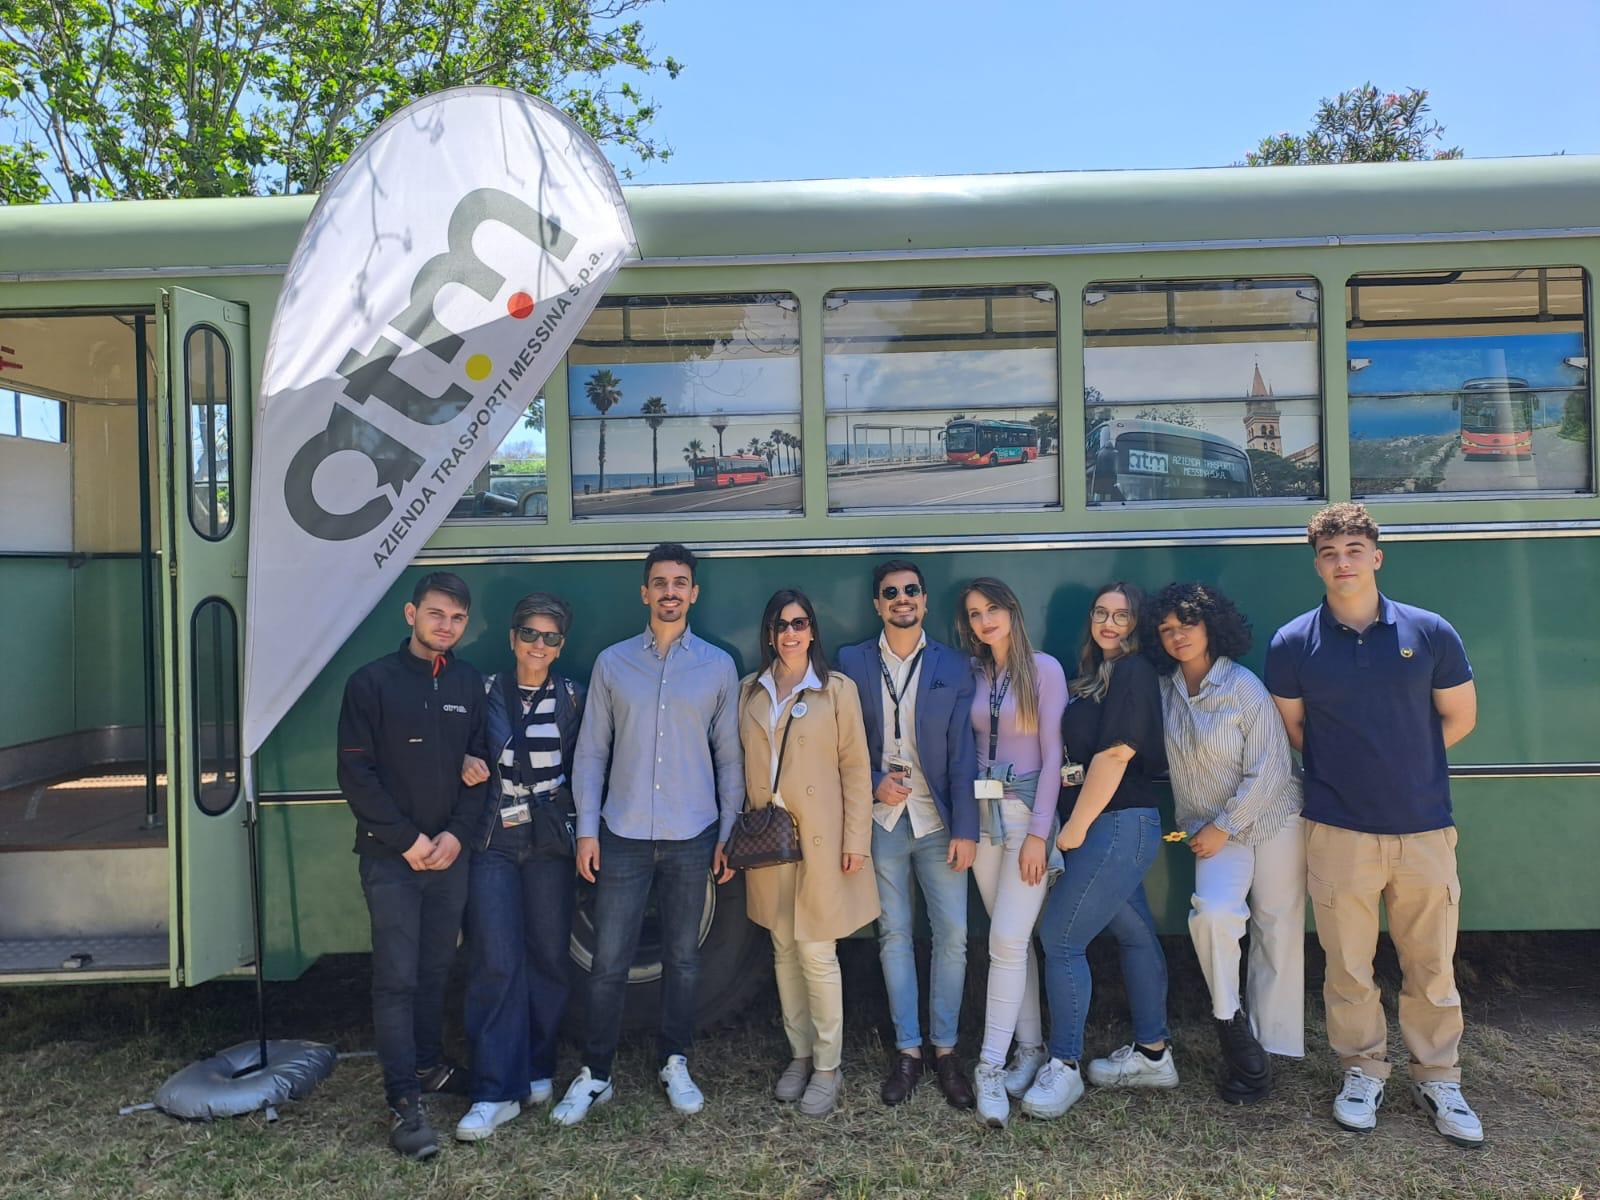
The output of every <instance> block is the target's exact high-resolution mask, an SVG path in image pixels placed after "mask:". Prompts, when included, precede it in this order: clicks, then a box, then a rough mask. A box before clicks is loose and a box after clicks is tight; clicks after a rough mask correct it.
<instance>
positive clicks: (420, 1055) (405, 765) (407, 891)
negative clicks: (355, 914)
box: [339, 571, 488, 1159]
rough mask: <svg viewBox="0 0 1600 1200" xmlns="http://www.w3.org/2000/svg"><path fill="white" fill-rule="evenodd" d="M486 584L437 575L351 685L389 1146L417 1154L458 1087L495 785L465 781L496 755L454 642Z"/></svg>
mask: <svg viewBox="0 0 1600 1200" xmlns="http://www.w3.org/2000/svg"><path fill="white" fill-rule="evenodd" d="M471 607H472V595H471V593H470V592H469V591H468V590H467V585H466V583H465V582H464V581H463V580H462V579H461V578H460V577H459V576H456V575H452V574H449V573H448V572H443V571H440V572H435V573H433V574H431V575H426V576H424V577H423V578H422V580H421V581H420V582H419V583H418V584H417V586H416V590H415V591H414V592H413V593H412V596H411V603H410V604H407V605H406V610H405V611H406V623H407V624H408V625H410V626H411V636H410V637H409V638H407V639H406V641H405V642H404V643H402V644H401V646H400V649H399V651H398V652H397V653H394V654H389V655H385V656H384V657H383V658H380V659H377V660H376V661H374V662H370V663H368V664H367V665H366V666H364V667H362V668H361V669H360V670H359V671H357V672H356V673H355V674H354V675H352V676H350V680H349V682H348V683H346V684H345V689H344V705H343V707H342V708H341V709H340V712H339V788H340V790H341V791H342V792H343V793H344V797H345V799H346V800H347V801H348V802H349V804H350V808H351V810H352V811H353V812H354V813H355V816H356V845H355V852H356V853H357V854H358V855H360V861H361V890H362V892H363V893H364V894H365V895H366V898H367V911H368V913H369V914H370V915H371V918H372V1023H373V1028H374V1031H375V1037H376V1041H377V1048H378V1059H379V1061H380V1062H381V1063H382V1064H383V1087H384V1092H385V1094H386V1096H387V1098H388V1101H389V1107H390V1108H391V1109H392V1110H393V1112H394V1117H395V1120H394V1126H393V1128H392V1129H391V1130H390V1133H389V1144H390V1145H391V1146H393V1147H394V1148H395V1149H396V1150H397V1151H399V1152H400V1153H401V1154H403V1155H405V1156H406V1157H408V1158H416V1159H423V1158H427V1157H429V1156H431V1155H432V1154H434V1153H436V1152H437V1151H438V1149H439V1143H438V1139H437V1138H436V1137H435V1136H434V1132H433V1130H432V1129H431V1128H430V1127H429V1125H428V1121H427V1117H426V1116H425V1115H424V1114H423V1111H422V1105H421V1096H422V1093H423V1092H437V1091H446V1090H458V1089H457V1088H453V1087H452V1084H455V1083H456V1082H457V1080H456V1078H455V1077H456V1076H457V1075H458V1074H459V1072H458V1070H457V1069H456V1068H454V1067H452V1066H450V1065H449V1064H448V1063H446V1062H445V1061H444V1058H443V1047H442V1027H443V1024H444V989H445V981H446V979H447V977H448V976H449V973H450V962H451V959H452V958H453V957H454V956H455V950H456V941H457V938H458V937H459V935H460V931H461V914H462V910H463V909H464V908H465V906H466V901H467V868H468V858H469V856H468V855H465V854H462V852H461V848H462V846H463V845H464V844H465V843H466V842H467V841H468V840H469V839H470V838H471V836H472V832H473V830H474V829H476V828H477V827H478V826H479V824H481V818H482V813H483V805H484V803H485V790H484V787H483V785H481V784H480V785H478V786H476V787H468V786H466V785H465V784H464V783H463V782H462V780H461V764H462V759H463V757H464V756H465V755H467V754H471V755H474V756H475V757H478V758H485V757H487V755H488V744H487V743H488V739H487V733H486V728H485V704H484V694H483V678H482V676H480V675H479V674H478V672H477V671H476V670H474V669H473V668H472V667H471V666H469V665H468V664H466V663H464V662H459V661H458V660H457V659H456V658H455V657H454V656H453V655H452V654H451V653H450V647H452V646H454V645H455V644H456V642H458V641H460V640H461V635H462V634H463V633H465V632H466V628H467V620H468V616H469V613H470V610H471Z"/></svg>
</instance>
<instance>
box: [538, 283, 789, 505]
mask: <svg viewBox="0 0 1600 1200" xmlns="http://www.w3.org/2000/svg"><path fill="white" fill-rule="evenodd" d="M567 404H568V411H569V415H570V425H571V430H572V515H573V516H574V517H577V518H585V517H620V516H629V517H634V516H652V515H658V516H674V515H676V516H683V515H697V516H729V515H732V514H740V513H760V514H763V515H768V516H773V515H782V514H785V513H797V512H799V511H800V510H801V507H802V493H801V486H800V468H801V456H800V304H799V301H797V300H796V299H795V298H794V297H793V296H790V295H787V294H761V295H738V296H611V297H607V298H606V299H604V300H602V301H601V302H600V306H599V307H598V308H596V309H595V311H594V313H593V315H591V316H590V318H589V320H588V322H587V324H585V325H584V327H583V329H582V330H581V331H580V332H579V333H578V337H577V340H576V341H574V342H573V343H572V348H571V350H569V351H568V352H567ZM705 463H710V464H711V468H710V469H711V471H712V474H711V476H710V479H711V482H710V484H709V485H708V484H707V482H706V480H707V476H706V475H705V474H704V472H705V471H706V470H707V468H706V467H705V466H704V465H703V464H705ZM729 464H732V465H731V466H728V465H729ZM724 467H728V469H724ZM719 480H722V481H724V482H718V481H719ZM708 486H709V487H710V488H711V489H712V490H714V491H715V493H716V494H715V495H711V496H708V495H706V488H707V487H708Z"/></svg>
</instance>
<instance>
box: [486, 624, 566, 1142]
mask: <svg viewBox="0 0 1600 1200" xmlns="http://www.w3.org/2000/svg"><path fill="white" fill-rule="evenodd" d="M571 627H572V606H571V605H569V604H568V603H567V602H566V601H565V600H563V599H561V598H560V597H558V596H552V595H550V594H549V593H547V592H534V593H532V594H530V595H527V596H524V597H523V598H522V599H521V600H519V601H518V602H517V607H516V609H515V610H514V611H513V612H512V614H511V630H510V634H509V638H510V643H511V654H512V659H513V661H514V663H515V668H514V670H512V671H502V672H500V673H499V674H496V675H491V676H489V677H488V679H487V680H486V681H485V686H486V687H487V689H488V726H489V731H488V732H489V747H490V751H491V753H492V754H493V765H492V767H490V766H489V765H487V764H484V763H481V762H479V761H478V760H476V759H468V760H467V761H466V763H464V764H463V769H462V778H463V779H464V780H465V781H466V782H468V783H481V782H483V781H484V780H485V779H488V780H489V781H490V788H489V793H490V802H489V804H488V805H487V806H486V808H485V811H484V820H483V826H482V828H481V829H480V830H479V832H478V837H477V838H476V840H475V843H474V845H473V856H472V872H471V874H470V876H469V877H468V896H467V923H466V926H467V948H468V968H467V995H466V1005H465V1007H466V1012H465V1018H466V1027H467V1041H468V1043H469V1044H470V1046H471V1047H472V1076H471V1084H470V1087H471V1090H470V1093H469V1095H470V1097H471V1099H472V1101H473V1103H472V1107H471V1108H469V1109H468V1110H467V1113H466V1115H465V1116H463V1117H462V1118H461V1121H460V1123H459V1124H457V1125H456V1137H457V1139H458V1140H460V1141H464V1142H472V1141H481V1140H482V1139H484V1138H486V1137H489V1136H490V1135H491V1134H493V1133H494V1131H495V1130H496V1129H497V1128H499V1127H500V1126H501V1125H503V1124H505V1122H507V1121H509V1120H511V1119H512V1118H513V1117H515V1116H517V1114H518V1113H520V1112H521V1111H522V1104H523V1102H524V1101H528V1102H530V1103H532V1104H535V1105H538V1104H543V1103H545V1102H546V1101H548V1100H549V1099H550V1097H551V1094H552V1090H553V1085H552V1083H551V1078H552V1076H554V1074H555V1066H556V1038H557V1035H558V1033H559V1032H560V1029H561V1016H562V1013H563V1011H564V1010H565V1009H566V1006H567V993H568V990H569V988H570V973H569V972H570V968H569V965H568V963H569V959H568V944H569V943H570V941H571V938H572V913H573V906H574V901H575V896H576V887H577V883H576V879H577V875H576V870H575V867H574V865H573V864H574V855H575V845H574V840H573V837H572V829H573V824H572V823H573V819H574V818H573V805H572V790H571V788H570V787H569V786H568V780H569V774H570V771H571V767H572V751H573V748H574V746H575V745H576V743H577V740H578V725H579V722H580V721H581V720H582V719H583V700H584V689H583V687H582V685H581V684H578V683H575V682H574V681H573V680H571V679H568V678H566V677H565V676H564V675H559V674H557V673H556V672H555V671H554V670H553V668H554V666H555V663H556V660H557V659H558V658H560V657H561V650H562V647H563V645H564V644H565V642H566V638H567V633H568V631H569V630H570V629H571Z"/></svg>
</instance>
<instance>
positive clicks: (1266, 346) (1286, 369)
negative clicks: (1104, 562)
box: [1083, 340, 1322, 504]
mask: <svg viewBox="0 0 1600 1200" xmlns="http://www.w3.org/2000/svg"><path fill="white" fill-rule="evenodd" d="M1083 370H1084V433H1085V436H1086V444H1085V462H1084V472H1085V477H1086V480H1087V483H1088V492H1089V503H1091V504H1117V503H1135V502H1139V501H1162V500H1242V499H1250V498H1254V497H1267V496H1294V497H1316V496H1320V495H1322V441H1321V419H1322V400H1321V393H1320V387H1319V370H1318V362H1317V344H1316V343H1315V342H1314V341H1310V340H1305V341H1282V340H1277V341H1251V342H1210V343H1204V344H1199V345H1160V346H1106V347H1095V346H1090V347H1086V348H1085V349H1084V352H1083Z"/></svg>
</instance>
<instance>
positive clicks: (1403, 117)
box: [1244, 82, 1462, 167]
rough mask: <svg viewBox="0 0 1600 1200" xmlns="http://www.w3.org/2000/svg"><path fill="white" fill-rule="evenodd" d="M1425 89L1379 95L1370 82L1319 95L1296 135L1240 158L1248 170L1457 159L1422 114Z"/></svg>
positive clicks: (1270, 140) (1276, 138) (1456, 150)
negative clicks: (1441, 144)
mask: <svg viewBox="0 0 1600 1200" xmlns="http://www.w3.org/2000/svg"><path fill="white" fill-rule="evenodd" d="M1430 111H1431V110H1430V109H1429V107H1428V92H1427V89H1426V88H1407V89H1406V90H1405V91H1404V92H1380V91H1379V90H1378V89H1377V88H1376V87H1374V86H1373V85H1372V84H1371V83H1370V82H1369V83H1364V84H1362V85H1361V86H1360V87H1358V88H1354V89H1352V90H1351V91H1348V92H1340V93H1339V94H1338V95H1337V96H1334V97H1333V98H1331V99H1330V98H1328V97H1326V96H1324V97H1323V99H1322V103H1321V104H1320V105H1319V106H1318V108H1317V115H1316V117H1315V119H1314V120H1313V121H1312V124H1311V128H1310V129H1309V130H1308V131H1307V132H1306V134H1305V135H1304V136H1303V137H1302V136H1300V135H1298V134H1293V133H1288V132H1284V133H1278V134H1274V135H1273V136H1271V137H1265V138H1262V139H1261V144H1260V145H1259V146H1257V147H1256V149H1255V150H1254V151H1253V152H1251V153H1249V154H1246V155H1245V156H1244V157H1245V162H1246V163H1248V164H1249V165H1250V166H1252V167H1282V166H1295V165H1300V166H1304V165H1308V164H1320V163H1349V162H1410V161H1413V160H1417V159H1432V158H1460V157H1461V156H1462V152H1461V147H1460V146H1450V147H1445V148H1441V147H1439V146H1438V145H1436V143H1439V142H1442V141H1444V126H1443V125H1441V124H1439V122H1437V121H1435V120H1433V119H1432V118H1431V117H1430V116H1429V115H1428V114H1429V112H1430Z"/></svg>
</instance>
